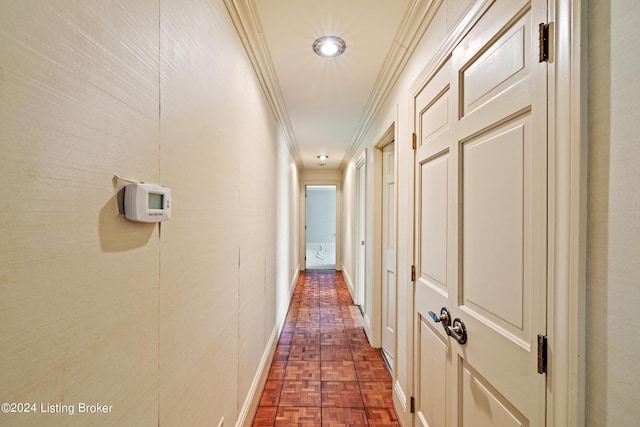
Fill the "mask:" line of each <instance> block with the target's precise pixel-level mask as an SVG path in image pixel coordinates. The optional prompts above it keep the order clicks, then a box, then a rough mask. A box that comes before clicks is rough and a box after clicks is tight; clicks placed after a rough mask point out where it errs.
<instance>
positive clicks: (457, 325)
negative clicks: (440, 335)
mask: <svg viewBox="0 0 640 427" xmlns="http://www.w3.org/2000/svg"><path fill="white" fill-rule="evenodd" d="M446 331H447V335H449V336H450V337H452V338H453V339H455V340H456V341H458V342H459V343H460V344H462V345H464V344H466V343H467V328H466V327H465V326H464V323H463V322H462V320H460V319H458V318H457V317H456V318H455V319H453V326H447V327H446Z"/></svg>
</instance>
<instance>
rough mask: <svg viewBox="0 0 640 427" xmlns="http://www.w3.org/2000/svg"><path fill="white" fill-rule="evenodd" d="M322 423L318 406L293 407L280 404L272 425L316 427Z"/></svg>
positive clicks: (278, 426)
mask: <svg viewBox="0 0 640 427" xmlns="http://www.w3.org/2000/svg"><path fill="white" fill-rule="evenodd" d="M319 425H322V411H321V409H320V408H293V407H286V406H280V407H278V412H277V414H276V421H275V424H274V427H302V426H309V427H318V426H319Z"/></svg>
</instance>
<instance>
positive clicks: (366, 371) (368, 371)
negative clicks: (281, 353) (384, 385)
mask: <svg viewBox="0 0 640 427" xmlns="http://www.w3.org/2000/svg"><path fill="white" fill-rule="evenodd" d="M355 365H356V371H357V373H358V381H391V375H389V371H388V370H387V366H386V365H385V364H384V362H383V363H382V364H380V363H377V362H355ZM287 369H288V368H287Z"/></svg>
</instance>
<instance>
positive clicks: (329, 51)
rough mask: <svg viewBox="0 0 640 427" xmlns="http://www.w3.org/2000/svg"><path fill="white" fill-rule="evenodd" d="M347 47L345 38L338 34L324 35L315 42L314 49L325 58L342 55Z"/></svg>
mask: <svg viewBox="0 0 640 427" xmlns="http://www.w3.org/2000/svg"><path fill="white" fill-rule="evenodd" d="M346 48H347V45H346V43H345V42H344V40H342V39H341V38H340V37H336V36H323V37H320V38H319V39H317V40H316V41H314V42H313V51H314V52H315V53H317V54H318V55H320V56H324V57H325V58H333V57H336V56H338V55H341V54H342V52H344V51H345V49H346Z"/></svg>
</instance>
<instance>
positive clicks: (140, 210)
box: [124, 184, 171, 222]
mask: <svg viewBox="0 0 640 427" xmlns="http://www.w3.org/2000/svg"><path fill="white" fill-rule="evenodd" d="M124 217H125V218H126V219H128V220H129V221H139V222H162V221H166V220H168V219H171V190H170V189H168V188H167V187H161V186H159V185H155V184H129V185H126V186H125V187H124Z"/></svg>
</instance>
